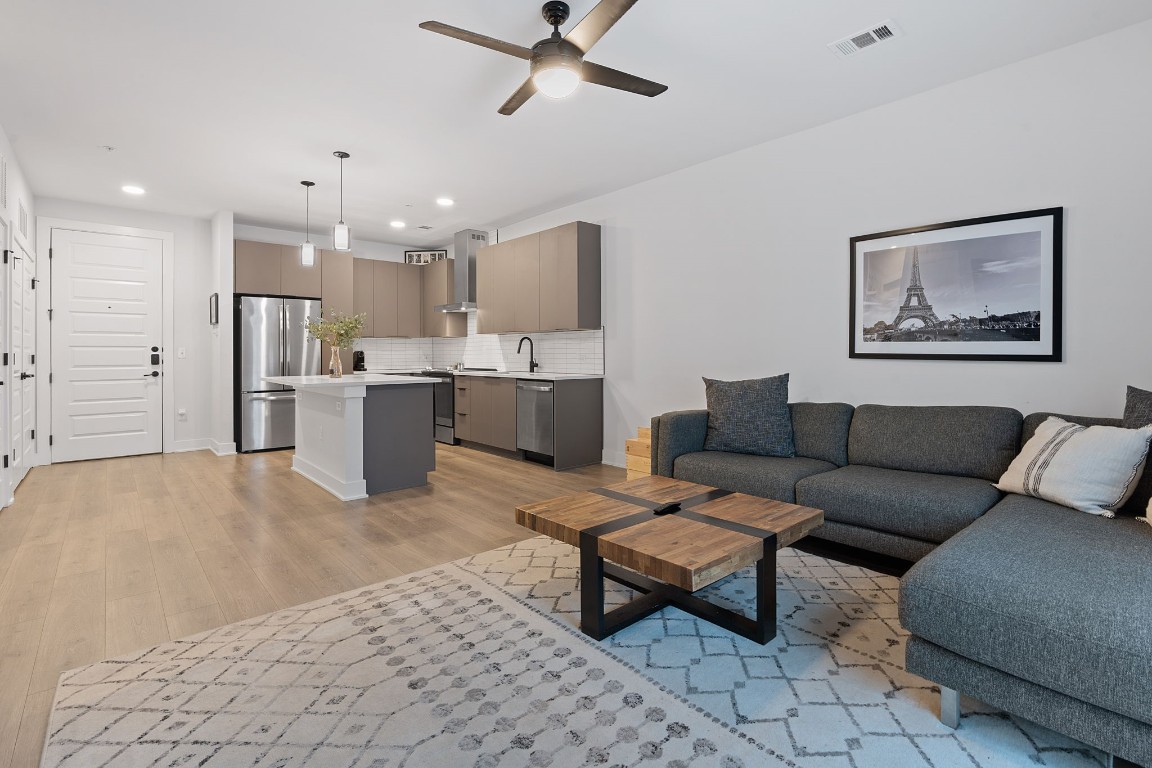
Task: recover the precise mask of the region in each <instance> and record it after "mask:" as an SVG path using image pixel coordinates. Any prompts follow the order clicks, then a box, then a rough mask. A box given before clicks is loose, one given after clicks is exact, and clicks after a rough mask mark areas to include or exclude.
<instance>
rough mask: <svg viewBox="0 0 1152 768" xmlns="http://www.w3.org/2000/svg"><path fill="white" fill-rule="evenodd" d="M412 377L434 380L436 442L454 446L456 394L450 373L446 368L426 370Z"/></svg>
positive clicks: (455, 442)
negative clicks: (424, 377)
mask: <svg viewBox="0 0 1152 768" xmlns="http://www.w3.org/2000/svg"><path fill="white" fill-rule="evenodd" d="M412 375H413V376H426V377H428V378H430V379H436V383H435V384H433V385H432V412H433V418H434V423H435V425H436V442H438V443H447V444H448V445H456V444H457V443H459V441H458V440H457V439H456V393H455V391H454V390H455V387H454V386H453V379H452V371H450V370H448V369H447V368H426V369H424V370H423V371H420V373H414V374H412Z"/></svg>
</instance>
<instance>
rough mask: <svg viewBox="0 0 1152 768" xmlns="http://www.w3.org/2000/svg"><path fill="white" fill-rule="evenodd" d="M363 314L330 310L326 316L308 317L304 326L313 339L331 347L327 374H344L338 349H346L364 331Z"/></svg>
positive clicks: (335, 377)
mask: <svg viewBox="0 0 1152 768" xmlns="http://www.w3.org/2000/svg"><path fill="white" fill-rule="evenodd" d="M364 318H365V315H363V314H360V315H346V314H344V313H343V312H337V311H336V310H334V309H333V310H331V311H329V312H328V318H327V319H325V318H324V313H323V312H321V313H320V317H317V318H311V317H310V318H308V321H307V322H306V323H305V324H304V327H305V328H306V329H307V330H308V335H309V336H311V337H312V338H313V339H318V340H319V341H322V342H324V343H325V344H327V345H328V346H329V347H331V349H332V357H331V359H330V361H329V363H328V375H330V376H331V377H332V378H334V379H338V378H340V377H341V376H343V375H344V367H343V365H342V364H341V363H340V350H342V349H348V348H350V347H351V346H352V345H353V344H355V343H356V339H358V338H360V336H361V334H363V333H364Z"/></svg>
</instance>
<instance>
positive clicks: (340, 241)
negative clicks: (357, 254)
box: [332, 152, 352, 251]
mask: <svg viewBox="0 0 1152 768" xmlns="http://www.w3.org/2000/svg"><path fill="white" fill-rule="evenodd" d="M332 154H333V155H335V156H336V157H338V158H340V223H339V224H337V225H336V226H334V227H332V248H333V249H334V250H337V251H350V250H352V230H351V228H349V226H348V225H347V224H345V223H344V160H345V159H346V158H349V157H351V155H349V154H348V153H347V152H333V153H332Z"/></svg>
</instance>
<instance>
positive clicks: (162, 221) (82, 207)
mask: <svg viewBox="0 0 1152 768" xmlns="http://www.w3.org/2000/svg"><path fill="white" fill-rule="evenodd" d="M36 214H37V216H40V217H46V218H53V219H67V220H70V221H81V222H91V223H94V224H105V225H112V226H120V227H135V228H139V229H149V230H156V231H162V232H171V233H172V234H173V236H174V246H175V254H174V259H175V264H174V268H175V274H174V275H173V279H174V283H175V297H174V299H173V322H174V325H173V329H172V330H173V342H174V343H173V347H174V349H170V350H165V353H166V354H165V363H166V370H167V371H168V372H170V374H171V375H172V376H174V381H173V394H174V397H175V403H173V404H172V405H173V407H174V408H177V409H179V408H183V409H185V410H186V411H187V417H186V419H184V420H180V419H177V420H176V424H175V444H174V445H165V446H164V449H165V450H166V451H171V450H187V449H191V448H207V447H209V443H208V439H209V435H211V434H212V424H213V414H212V408H211V404H212V390H213V385H212V336H211V331H210V326H209V325H208V295H209V294H210V293H212V291H213V290H214V289H213V288H212V285H213V283H214V280H213V250H212V223H211V222H210V221H208V220H207V219H192V218H187V217H184V216H169V215H166V214H158V213H148V212H145V211H133V210H129V209H127V208H112V207H107V206H100V205H91V204H89V203H79V202H74V201H70V200H58V199H54V198H37V199H36ZM41 277H42V278H46V277H47V275H45V274H44V273H43V272H42V273H41ZM165 301H167V298H166V299H165ZM225 306H228V305H227V303H226V304H225ZM39 332H40V334H41V336H44V337H46V335H47V334H48V333H49V328H48V326H47V325H46V324H44V325H41V327H40V329H39ZM180 347H183V348H184V350H185V352H186V354H187V357H186V358H184V359H177V357H176V348H180ZM47 397H48V394H47V392H46V391H42V392H41V393H40V398H41V401H44V399H45V398H47Z"/></svg>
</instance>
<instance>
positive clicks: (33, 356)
mask: <svg viewBox="0 0 1152 768" xmlns="http://www.w3.org/2000/svg"><path fill="white" fill-rule="evenodd" d="M28 357H29V358H31V360H30V361H29V364H31V365H36V355H29V356H28Z"/></svg>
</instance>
